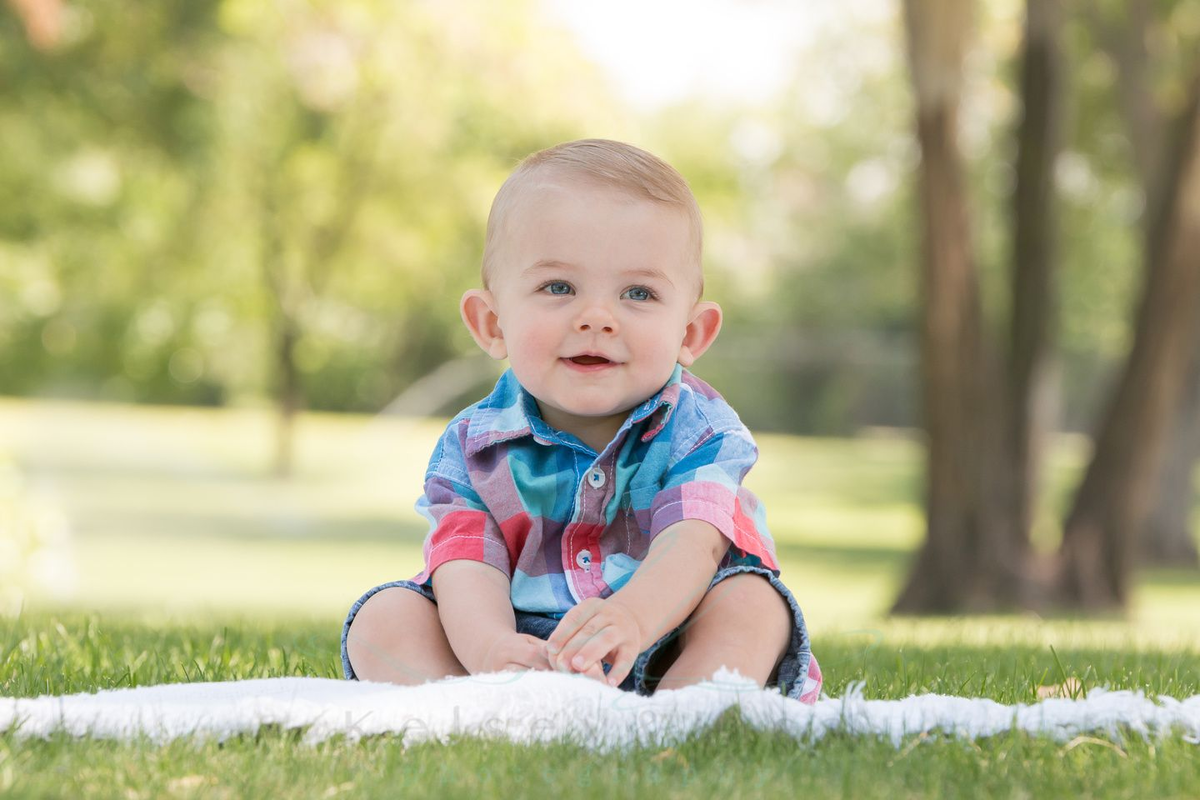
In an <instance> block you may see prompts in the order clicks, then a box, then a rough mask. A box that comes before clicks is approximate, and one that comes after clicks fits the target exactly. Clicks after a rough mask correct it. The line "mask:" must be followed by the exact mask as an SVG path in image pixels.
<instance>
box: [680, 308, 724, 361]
mask: <svg viewBox="0 0 1200 800" xmlns="http://www.w3.org/2000/svg"><path fill="white" fill-rule="evenodd" d="M720 332H721V307H720V306H719V305H717V304H716V303H711V302H707V301H706V302H703V303H696V307H695V308H693V309H692V317H691V320H690V321H689V322H688V326H687V329H686V330H685V331H684V333H683V345H682V346H681V347H680V348H679V359H678V361H679V363H680V364H682V365H683V366H685V367H690V366H691V365H692V364H694V363H695V362H696V359H697V358H699V357H700V356H702V355H704V351H705V350H707V349H708V347H709V345H711V344H712V343H713V342H714V341H716V339H717V334H718V333H720Z"/></svg>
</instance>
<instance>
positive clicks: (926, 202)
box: [893, 0, 1022, 613]
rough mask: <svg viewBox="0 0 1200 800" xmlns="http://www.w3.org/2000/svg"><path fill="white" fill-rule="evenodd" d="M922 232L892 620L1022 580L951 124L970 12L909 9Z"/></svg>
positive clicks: (979, 605) (992, 599)
mask: <svg viewBox="0 0 1200 800" xmlns="http://www.w3.org/2000/svg"><path fill="white" fill-rule="evenodd" d="M904 9H905V21H906V30H907V33H908V44H909V58H910V64H911V68H912V76H913V85H914V88H915V90H916V99H917V136H918V139H919V142H920V146H921V170H920V188H919V194H920V201H921V210H922V221H923V228H924V231H923V234H924V236H923V259H922V262H923V263H922V272H921V293H920V294H921V298H922V303H923V305H922V308H921V385H922V393H923V396H922V405H923V415H924V423H925V429H926V433H927V448H928V450H927V456H926V478H925V479H926V488H925V491H926V524H927V531H926V538H925V543H924V545H923V546H922V548H921V550H920V552H919V553H918V554H917V557H916V560H915V562H914V565H913V569H912V572H911V574H910V576H909V578H908V582H907V584H906V586H905V588H904V589H903V591H902V592H901V594H900V596H899V598H898V599H897V601H896V604H895V606H894V608H893V610H894V611H896V612H900V613H930V612H952V611H961V610H964V609H974V610H982V609H988V608H994V607H997V606H1002V605H1007V604H1008V602H1009V601H1010V600H1011V599H1012V598H1011V597H1009V595H1010V594H1011V592H1012V589H1013V587H1015V586H1016V585H1017V581H1016V580H1015V578H1016V577H1017V576H1018V575H1019V573H1020V571H1021V566H1022V565H1020V564H1019V563H1018V562H1019V559H1018V558H1015V557H1014V554H1013V553H1012V552H1011V550H1010V548H1009V547H1008V546H1007V545H1008V542H1009V539H1010V537H1009V535H1008V534H1007V531H1006V525H1007V523H1009V522H1010V521H1011V519H1012V516H1011V514H1008V513H1006V503H1005V502H1004V501H1005V498H1006V496H1007V495H1008V494H1009V493H1008V491H1007V489H1008V488H1009V487H1010V485H1011V484H1010V483H1006V482H1005V481H1004V480H1003V477H1004V471H1003V469H1002V461H1003V459H1002V456H1001V453H1002V439H1003V433H1002V431H1001V430H1000V429H999V426H997V425H994V424H989V423H990V422H992V421H994V420H995V419H997V418H998V417H999V414H1000V413H1001V412H1002V409H1001V408H1000V407H999V405H998V400H997V397H998V394H997V392H996V389H997V388H998V380H997V378H998V374H997V372H998V370H997V364H996V359H995V357H994V354H993V353H992V351H991V348H990V347H989V346H988V343H987V342H986V341H985V336H984V330H983V320H982V312H981V303H980V297H979V287H978V281H977V276H976V271H975V265H974V262H973V255H972V245H971V235H970V222H969V219H968V211H967V197H966V191H965V188H964V180H963V174H962V167H961V158H960V155H959V149H958V138H957V125H958V106H959V94H960V83H961V77H962V60H963V50H964V48H965V46H966V41H967V33H968V30H969V28H970V20H969V15H970V13H971V8H970V4H968V3H963V2H961V0H907V1H906V2H905V4H904Z"/></svg>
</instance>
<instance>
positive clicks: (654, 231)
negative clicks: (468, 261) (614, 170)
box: [503, 176, 700, 275]
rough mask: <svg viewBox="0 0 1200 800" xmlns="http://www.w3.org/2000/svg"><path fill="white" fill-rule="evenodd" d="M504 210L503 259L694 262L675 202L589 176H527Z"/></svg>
mask: <svg viewBox="0 0 1200 800" xmlns="http://www.w3.org/2000/svg"><path fill="white" fill-rule="evenodd" d="M534 178H535V179H534V180H530V181H529V182H528V183H527V185H525V186H522V187H521V189H520V191H519V193H518V194H517V196H514V197H513V198H512V203H511V206H510V208H509V209H508V213H507V214H506V216H507V219H506V220H505V224H504V226H503V227H504V232H503V238H504V239H505V243H504V249H505V250H506V251H508V252H507V253H506V255H507V257H506V258H505V259H503V260H504V261H505V262H508V263H510V264H511V266H513V267H516V268H517V269H518V270H522V271H523V270H525V269H527V268H529V267H532V266H534V265H535V264H537V263H539V262H540V263H542V264H546V263H555V262H557V263H560V264H569V265H574V266H577V267H584V268H586V267H589V266H594V267H617V266H619V267H621V268H623V269H643V270H657V271H660V272H665V273H669V274H671V275H683V274H685V273H686V272H689V271H693V270H694V271H697V272H698V270H699V269H700V265H699V259H698V258H697V255H698V252H697V251H698V248H697V247H696V243H695V231H694V230H693V226H692V224H691V220H690V218H689V216H688V214H687V213H686V212H685V211H684V210H683V209H680V208H678V207H675V206H673V205H669V204H667V203H662V202H657V201H655V200H651V199H649V198H644V197H639V196H637V195H635V194H633V193H632V192H628V191H625V190H623V189H621V188H617V187H613V186H609V185H606V184H602V183H599V182H597V181H594V180H587V179H577V178H574V177H572V178H568V179H564V178H563V177H561V176H534Z"/></svg>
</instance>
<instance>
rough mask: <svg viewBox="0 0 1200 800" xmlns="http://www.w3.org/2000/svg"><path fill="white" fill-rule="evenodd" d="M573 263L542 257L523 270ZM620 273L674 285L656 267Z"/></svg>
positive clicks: (558, 266) (528, 270)
mask: <svg viewBox="0 0 1200 800" xmlns="http://www.w3.org/2000/svg"><path fill="white" fill-rule="evenodd" d="M574 268H575V265H574V264H571V263H568V262H566V261H559V260H557V259H553V258H543V259H540V260H538V261H535V262H534V263H533V264H531V265H530V266H528V267H526V268H525V272H526V273H529V272H534V271H536V270H551V269H574ZM621 274H622V275H630V276H634V277H641V278H656V279H658V280H660V281H663V282H665V283H666V284H667V285H668V286H674V285H675V282H674V281H672V280H671V278H670V276H668V275H667V273H665V272H663V271H662V270H661V269H658V268H657V267H637V268H635V269H626V270H621Z"/></svg>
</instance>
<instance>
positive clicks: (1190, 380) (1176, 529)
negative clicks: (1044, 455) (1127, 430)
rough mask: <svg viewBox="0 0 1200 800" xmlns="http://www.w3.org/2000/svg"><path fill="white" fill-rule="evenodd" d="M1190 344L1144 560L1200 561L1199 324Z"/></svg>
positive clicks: (1164, 563) (1160, 562) (1168, 563)
mask: <svg viewBox="0 0 1200 800" xmlns="http://www.w3.org/2000/svg"><path fill="white" fill-rule="evenodd" d="M1192 346H1193V347H1194V348H1195V351H1194V352H1193V353H1192V363H1191V365H1190V366H1189V368H1188V375H1187V379H1186V386H1185V394H1184V399H1183V403H1182V406H1181V409H1180V411H1179V412H1178V413H1176V415H1175V422H1174V424H1173V425H1172V426H1171V432H1172V433H1171V436H1169V437H1168V439H1167V445H1166V449H1167V452H1166V456H1165V457H1164V458H1163V463H1162V473H1161V477H1160V479H1159V482H1158V487H1157V488H1158V492H1157V499H1156V500H1155V503H1154V510H1153V511H1152V512H1151V513H1150V519H1149V520H1148V521H1147V523H1146V530H1145V535H1144V538H1143V542H1142V548H1141V551H1140V553H1139V555H1140V562H1141V563H1143V564H1149V565H1155V566H1163V567H1191V568H1193V569H1194V568H1196V567H1200V557H1198V556H1197V553H1196V540H1195V539H1194V538H1193V536H1192V528H1191V512H1192V501H1193V499H1194V498H1195V495H1196V485H1195V482H1194V475H1195V468H1196V458H1197V454H1200V328H1198V330H1197V336H1196V338H1195V339H1193V345H1192Z"/></svg>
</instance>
